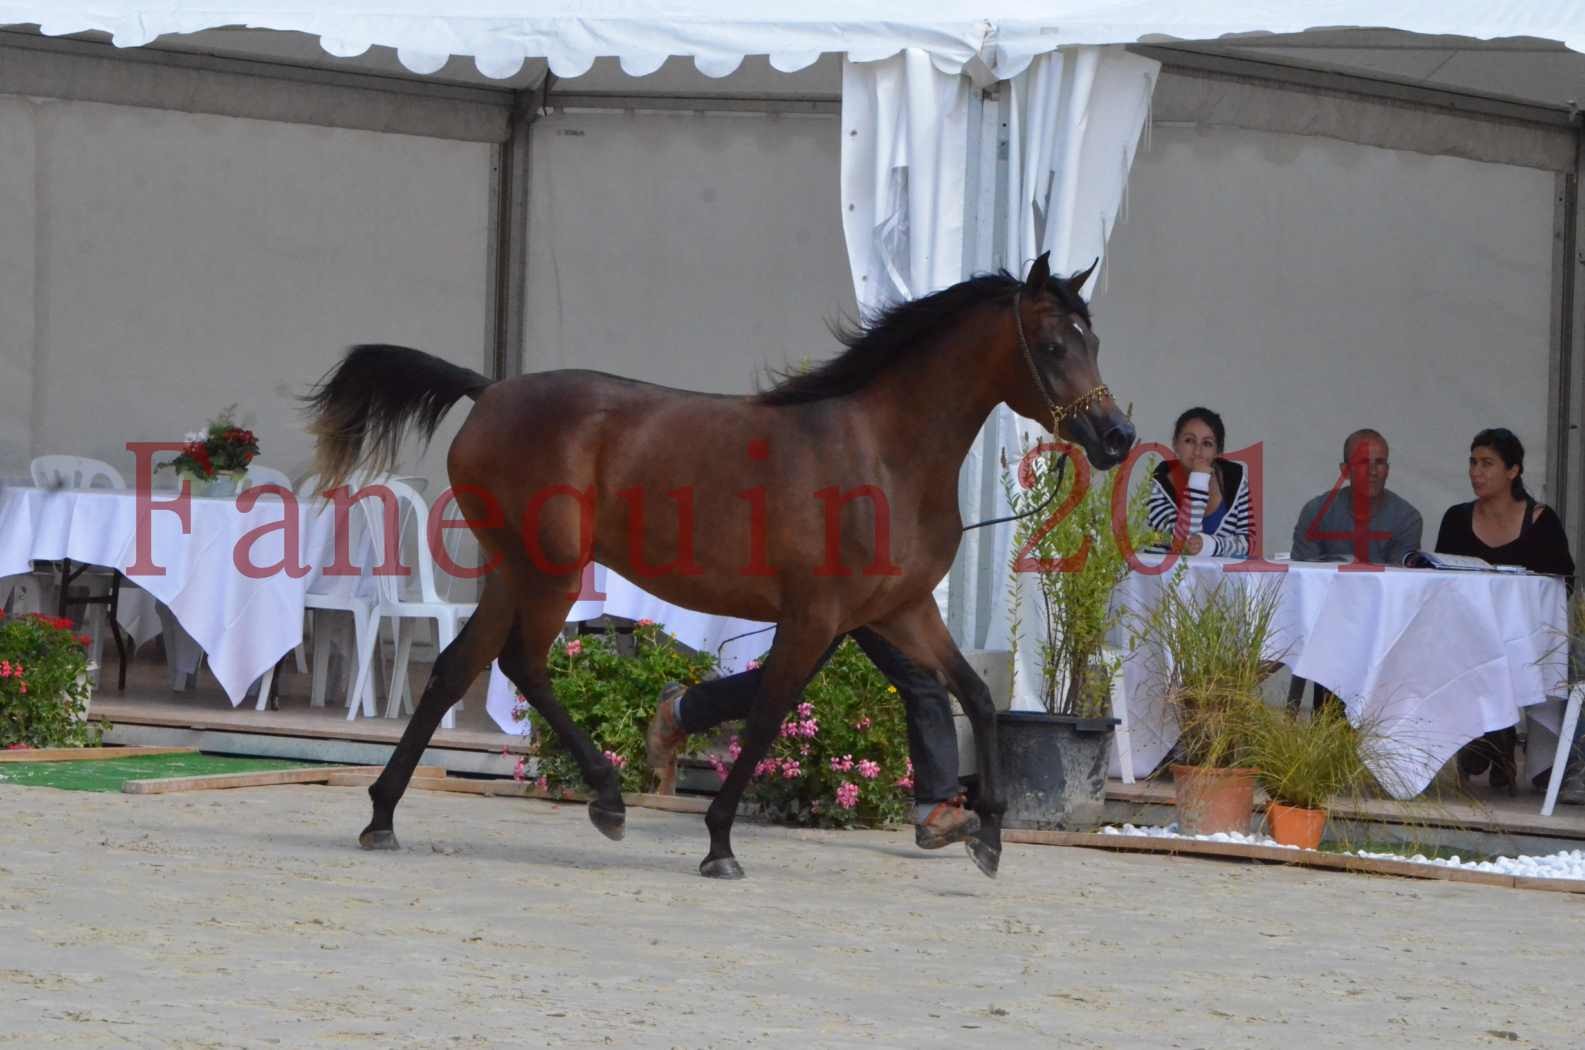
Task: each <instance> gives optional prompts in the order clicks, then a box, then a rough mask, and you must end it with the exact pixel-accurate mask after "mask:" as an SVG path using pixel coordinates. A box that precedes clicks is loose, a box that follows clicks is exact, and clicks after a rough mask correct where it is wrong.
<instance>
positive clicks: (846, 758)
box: [831, 755, 853, 773]
mask: <svg viewBox="0 0 1585 1050" xmlns="http://www.w3.org/2000/svg"><path fill="white" fill-rule="evenodd" d="M852 768H853V756H852V755H843V756H842V757H841V758H833V759H832V760H831V772H833V773H846V772H847V771H848V770H850V769H852Z"/></svg>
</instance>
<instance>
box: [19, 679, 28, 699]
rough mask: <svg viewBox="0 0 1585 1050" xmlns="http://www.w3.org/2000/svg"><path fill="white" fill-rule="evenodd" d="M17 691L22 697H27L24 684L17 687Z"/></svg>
mask: <svg viewBox="0 0 1585 1050" xmlns="http://www.w3.org/2000/svg"><path fill="white" fill-rule="evenodd" d="M17 691H18V692H20V693H21V694H22V695H23V696H27V695H28V684H27V683H26V682H23V683H22V684H21V685H19V686H17Z"/></svg>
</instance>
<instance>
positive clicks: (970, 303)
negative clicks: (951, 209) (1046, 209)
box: [754, 270, 1090, 405]
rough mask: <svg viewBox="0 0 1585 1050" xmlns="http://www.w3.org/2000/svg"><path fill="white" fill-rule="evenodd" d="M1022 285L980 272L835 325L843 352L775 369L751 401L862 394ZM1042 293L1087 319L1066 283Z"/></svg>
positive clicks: (795, 401) (1052, 283) (1085, 310)
mask: <svg viewBox="0 0 1585 1050" xmlns="http://www.w3.org/2000/svg"><path fill="white" fill-rule="evenodd" d="M1022 284H1023V282H1022V281H1020V280H1019V279H1018V278H1016V277H1014V276H1013V275H1012V274H1010V273H1008V272H1007V271H1006V270H999V271H997V272H996V273H986V274H979V275H977V276H974V277H971V278H969V279H968V280H966V281H962V282H960V283H958V284H955V285H953V286H952V287H950V288H943V289H942V290H941V291H939V292H935V293H933V294H931V295H927V296H924V297H923V298H919V299H912V300H909V301H907V302H902V303H898V304H896V305H894V306H891V307H888V308H887V309H885V310H884V311H882V312H881V313H879V314H878V315H876V316H875V317H873V318H871V319H869V320H868V321H860V322H857V323H843V322H840V321H839V322H836V323H834V324H832V325H831V334H832V335H834V336H836V339H837V341H838V342H839V343H841V344H842V345H843V346H844V347H846V349H845V350H843V351H842V352H841V353H839V354H837V356H835V357H833V358H830V359H828V360H827V361H825V362H824V363H822V364H820V365H818V366H816V367H815V368H813V369H810V370H808V371H800V370H797V369H787V370H774V369H773V370H772V371H771V375H772V376H773V377H775V380H776V381H775V383H774V385H773V386H771V387H770V388H769V389H766V390H761V391H760V392H758V393H757V394H755V395H754V400H755V401H757V402H758V403H759V404H762V405H798V404H805V403H807V402H810V401H823V400H825V399H826V398H832V397H841V396H842V395H844V394H851V393H853V392H854V391H857V390H861V389H863V388H864V387H866V386H868V385H869V384H870V382H871V381H872V380H874V379H875V377H876V376H878V375H880V374H881V373H882V372H885V371H886V370H888V369H889V368H891V367H892V366H894V365H897V364H901V363H902V362H904V361H907V360H909V359H910V358H912V357H914V356H916V355H918V354H919V353H920V352H921V351H923V350H924V349H925V348H926V347H928V346H929V345H930V344H931V343H932V342H933V341H934V340H935V339H936V338H937V337H939V336H940V335H941V334H942V332H943V331H945V330H946V329H947V328H948V327H950V326H951V325H952V324H953V323H954V322H955V321H956V320H957V319H958V318H959V317H960V316H961V315H962V314H964V313H965V312H967V311H969V310H972V309H974V308H975V307H977V306H981V305H984V304H986V303H1008V302H1011V301H1012V297H1013V293H1014V292H1016V291H1017V290H1018V289H1019V288H1020V287H1021V286H1022ZM1046 290H1047V291H1048V292H1049V293H1050V294H1051V295H1053V296H1055V297H1056V299H1057V301H1058V302H1060V303H1062V305H1063V306H1064V307H1066V308H1067V309H1068V310H1070V311H1072V312H1073V313H1076V314H1078V315H1079V316H1081V317H1083V318H1084V319H1085V321H1089V319H1090V308H1089V306H1088V305H1087V304H1086V303H1085V302H1084V300H1083V299H1081V298H1080V297H1079V296H1078V295H1076V294H1075V293H1074V292H1073V291H1071V290H1070V289H1069V288H1068V284H1067V282H1066V281H1063V280H1059V279H1057V278H1052V279H1051V280H1049V281H1047V282H1046Z"/></svg>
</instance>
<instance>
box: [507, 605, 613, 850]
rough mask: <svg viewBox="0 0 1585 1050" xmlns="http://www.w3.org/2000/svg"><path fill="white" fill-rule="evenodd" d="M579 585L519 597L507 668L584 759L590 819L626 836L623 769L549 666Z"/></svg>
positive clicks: (558, 733) (605, 830) (604, 831)
mask: <svg viewBox="0 0 1585 1050" xmlns="http://www.w3.org/2000/svg"><path fill="white" fill-rule="evenodd" d="M577 586H578V580H577V579H576V578H575V579H572V580H570V581H551V582H546V583H543V584H538V585H537V586H536V591H537V593H536V594H534V595H532V596H530V597H527V598H524V599H521V600H520V601H519V603H518V611H517V618H516V622H515V623H514V625H513V628H512V632H511V634H510V636H509V637H508V638H507V640H506V645H505V647H504V648H503V649H502V650H501V656H500V664H501V672H502V673H503V674H505V675H506V677H508V678H510V679H511V680H512V684H513V685H515V686H517V691H518V692H520V693H522V694H523V698H524V699H525V700H527V701H528V702H529V703H530V704H532V705H533V707H534V710H536V711H538V712H539V713H540V715H541V716H542V717H543V718H544V719H545V721H546V722H548V723H550V728H551V730H552V731H554V732H555V734H556V737H557V738H558V739H559V740H561V742H562V743H563V744H564V745H566V748H567V750H568V751H570V752H571V753H572V757H573V761H575V762H577V763H578V769H579V771H580V772H582V773H583V779H584V783H586V784H588V785H589V787H590V789H591V790H593V792H594V798H592V799H590V800H589V821H590V823H592V824H593V825H594V826H595V827H596V828H598V829H600V833H601V834H602V835H604V836H605V837H606V838H609V839H621V838H622V836H623V835H624V834H625V833H626V827H627V804H626V803H624V802H623V801H622V775H621V773H619V772H618V771H617V768H616V766H614V765H612V764H611V760H610V759H608V758H606V757H605V755H604V754H603V753H602V752H601V751H600V750H599V749H598V748H596V747H595V745H594V742H593V741H591V740H590V739H589V734H588V733H586V732H584V731H583V729H582V728H580V727H579V725H578V724H577V723H576V722H574V721H573V720H572V717H571V716H570V715H568V714H567V710H566V708H564V707H562V706H561V702H560V701H559V700H557V699H556V693H555V690H553V689H552V688H551V687H550V673H549V672H548V671H547V670H546V667H545V658H546V653H547V652H548V651H549V650H550V646H551V643H552V642H553V641H554V640H555V638H556V635H557V634H558V633H559V632H560V631H561V629H562V627H563V625H565V624H566V622H567V610H568V609H569V608H571V607H572V603H571V602H570V601H569V600H568V599H567V598H566V594H567V593H569V588H570V589H571V591H572V592H574V593H575V592H576V590H577Z"/></svg>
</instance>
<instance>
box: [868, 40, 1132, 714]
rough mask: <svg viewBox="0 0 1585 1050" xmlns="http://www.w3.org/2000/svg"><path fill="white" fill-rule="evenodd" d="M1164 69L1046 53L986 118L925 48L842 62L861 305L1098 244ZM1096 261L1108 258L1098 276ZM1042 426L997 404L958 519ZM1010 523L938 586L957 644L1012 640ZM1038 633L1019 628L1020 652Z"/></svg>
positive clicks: (1083, 253) (1104, 50)
mask: <svg viewBox="0 0 1585 1050" xmlns="http://www.w3.org/2000/svg"><path fill="white" fill-rule="evenodd" d="M1159 70H1160V66H1159V64H1158V63H1156V62H1154V61H1151V60H1149V59H1144V58H1140V57H1139V56H1137V55H1131V54H1128V53H1127V52H1125V51H1123V50H1122V49H1120V48H1115V47H1080V48H1071V49H1065V50H1062V51H1057V52H1051V53H1048V54H1045V55H1041V56H1039V57H1038V58H1036V59H1035V60H1034V61H1033V62H1032V63H1030V65H1029V67H1028V68H1027V69H1026V70H1024V72H1022V73H1020V74H1019V75H1018V76H1016V77H1014V78H1013V79H1011V80H1009V81H1005V82H1003V83H1002V85H1001V88H1000V90H1001V91H1002V92H1004V93H1005V94H1006V103H1007V104H1006V105H1005V106H1000V105H998V104H997V103H996V102H994V101H992V102H987V103H986V106H988V107H992V108H991V109H989V110H987V111H986V112H987V113H988V114H989V119H987V120H984V121H982V125H981V128H980V129H976V128H975V127H974V126H973V124H974V122H975V121H976V119H977V117H976V107H975V106H974V105H973V102H974V99H973V97H972V92H973V91H975V90H976V89H975V87H974V86H973V84H971V83H970V81H969V80H968V79H967V78H965V77H963V76H956V75H951V74H947V73H943V72H941V71H940V70H939V69H937V68H936V67H935V65H934V64H933V63H932V62H931V61H930V59H929V56H927V55H925V54H924V53H922V52H918V51H908V52H904V53H903V54H900V55H897V56H894V57H892V58H889V59H886V60H884V61H880V62H852V61H848V62H846V63H844V66H843V79H842V208H843V221H844V224H845V226H844V231H845V234H846V237H847V247H848V260H849V263H850V264H851V269H852V273H853V285H854V291H855V294H856V296H857V298H858V303H859V306H860V309H861V310H864V311H875V310H877V309H880V308H882V307H884V306H886V305H887V304H889V303H892V302H896V301H898V300H899V299H904V298H916V297H918V296H921V295H927V294H929V293H931V292H934V291H939V290H940V289H942V288H945V287H947V286H949V285H952V284H955V283H957V282H958V281H960V280H963V279H964V278H966V277H968V276H970V275H971V274H972V273H974V272H979V271H983V270H990V269H995V268H997V267H998V266H1004V267H1005V268H1006V269H1008V270H1010V271H1012V272H1014V273H1022V272H1023V271H1024V270H1026V269H1027V267H1028V265H1029V263H1030V262H1032V261H1033V260H1034V258H1035V257H1036V256H1038V255H1039V254H1040V253H1041V252H1044V251H1050V252H1051V261H1052V267H1053V269H1054V270H1056V271H1058V272H1064V273H1067V272H1073V271H1076V270H1079V269H1082V268H1083V267H1085V266H1088V265H1089V263H1090V262H1091V260H1093V259H1095V258H1097V257H1100V256H1102V255H1103V254H1104V251H1105V247H1106V238H1107V235H1108V234H1109V233H1110V232H1111V230H1112V228H1113V227H1114V226H1115V225H1116V223H1117V216H1118V213H1119V210H1120V208H1121V206H1122V203H1123V199H1124V194H1125V189H1126V185H1127V180H1128V171H1129V168H1130V166H1131V165H1132V164H1133V160H1134V153H1135V150H1136V149H1137V148H1138V145H1139V142H1140V137H1141V132H1142V130H1143V129H1144V127H1145V126H1146V123H1147V119H1148V115H1149V107H1150V97H1151V94H1152V92H1153V91H1154V89H1155V83H1156V77H1157V74H1158V72H1159ZM1000 114H1005V115H1006V119H1007V128H1006V142H1007V163H1006V165H1005V166H1004V167H1000V168H997V167H992V168H991V171H992V172H993V173H994V172H995V171H997V170H1000V171H1001V172H1002V173H1003V174H1002V177H1001V179H1000V182H999V184H998V183H997V180H996V178H995V176H994V174H993V175H992V176H991V180H990V181H989V182H987V181H986V180H984V179H981V180H980V181H979V182H978V183H977V185H976V190H975V191H973V192H972V198H973V199H969V198H970V194H971V190H970V184H971V182H972V181H974V180H971V179H970V178H969V177H968V176H969V173H970V172H971V171H972V170H973V166H974V165H977V164H980V163H981V159H980V153H979V151H975V155H974V156H970V153H971V150H973V146H974V140H975V139H976V136H975V134H974V132H975V131H976V130H980V131H981V132H982V136H995V135H996V132H997V131H998V130H999V124H1000ZM979 145H980V146H981V147H982V149H983V148H985V147H987V146H988V148H989V149H990V150H992V151H993V152H992V154H991V155H992V156H993V157H994V151H995V150H996V149H997V148H998V146H999V144H998V142H997V140H996V139H995V138H985V137H981V139H980V142H979ZM998 198H1000V200H1001V201H1003V202H1005V205H1006V207H1005V208H1004V209H1002V210H1001V211H1000V214H1001V215H1002V216H1003V219H1002V223H1003V226H1002V228H1001V229H1000V230H995V229H991V224H992V223H994V222H996V221H997V219H996V216H997V214H998V209H997V207H996V202H997V199H998ZM987 231H988V232H989V233H990V234H991V235H990V236H986V235H985V234H986V233H987ZM1103 273H1104V267H1103V268H1102V269H1099V270H1097V277H1096V278H1094V279H1099V278H1100V276H1101V275H1102V274H1103ZM1094 279H1092V280H1094ZM1094 287H1095V286H1094V285H1093V284H1092V286H1091V288H1090V291H1092V292H1093V288H1094ZM1039 430H1040V426H1039V424H1036V423H1032V422H1030V421H1028V420H1023V419H1020V418H1018V417H1016V416H1015V415H1013V414H1012V413H1011V412H1010V411H1008V410H1007V409H1006V408H1002V409H998V411H997V413H996V414H995V415H994V416H993V417H992V419H991V420H990V421H989V422H988V423H987V425H986V431H985V434H984V439H983V440H982V441H981V442H980V444H979V445H978V446H977V447H976V451H975V452H974V453H973V454H971V455H970V457H969V459H968V461H967V462H966V463H965V464H964V470H963V476H962V479H961V483H960V486H959V493H960V508H961V510H962V513H963V516H964V520H965V522H975V521H982V520H985V519H987V518H993V517H1000V516H1002V515H1005V514H1007V513H1008V506H1007V500H1006V495H1005V493H1004V492H1003V490H1002V486H1001V481H1000V477H1001V468H1000V462H1001V456H1002V451H1003V450H1004V449H1006V450H1007V452H1008V458H1009V460H1010V461H1011V460H1013V459H1015V458H1016V455H1017V449H1018V447H1019V434H1020V433H1021V432H1026V431H1027V432H1030V433H1034V432H1036V431H1039ZM1041 432H1042V433H1043V431H1041ZM1011 536H1012V527H1011V526H1010V525H1001V526H993V527H991V528H987V529H979V530H974V531H972V532H970V533H968V534H967V535H966V536H965V537H964V553H963V555H962V559H961V566H960V568H959V570H958V571H956V572H955V573H954V574H953V577H952V578H951V583H950V584H949V583H948V581H942V585H941V586H939V587H938V588H937V592H936V594H937V600H938V601H939V602H940V603H941V604H942V609H943V612H944V613H945V612H946V611H947V609H948V606H949V604H950V605H952V606H955V607H956V608H957V610H958V611H959V615H956V616H954V617H952V620H953V621H954V626H956V627H957V628H958V633H959V639H958V640H959V642H960V644H963V645H964V646H966V647H969V648H1006V647H1007V646H1008V644H1009V641H1010V639H1009V637H1008V616H1007V605H1008V583H1009V573H1008V568H1007V566H1008V562H1009V553H1010V552H1009V546H1010V540H1011ZM1029 582H1030V581H1024V584H1023V585H1024V586H1029ZM954 587H955V588H958V589H959V593H958V594H957V595H955V596H954V595H952V594H951V593H950V592H951V590H952V589H953V588H954ZM1036 648H1037V647H1036V646H1035V645H1033V644H1031V642H1030V640H1028V639H1020V649H1021V651H1022V652H1024V653H1026V654H1028V655H1029V658H1030V659H1031V660H1032V659H1033V658H1034V654H1035V650H1036ZM1027 670H1028V668H1027V667H1026V668H1024V669H1021V672H1022V673H1020V674H1019V675H1018V678H1019V692H1020V699H1021V703H1022V704H1023V705H1024V706H1028V705H1029V704H1030V703H1032V702H1033V692H1032V691H1031V690H1029V689H1027V688H1026V680H1027V678H1028V674H1027ZM1037 706H1038V705H1037Z"/></svg>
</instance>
